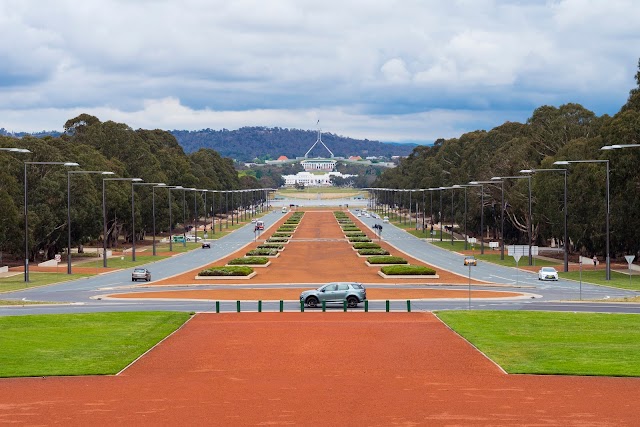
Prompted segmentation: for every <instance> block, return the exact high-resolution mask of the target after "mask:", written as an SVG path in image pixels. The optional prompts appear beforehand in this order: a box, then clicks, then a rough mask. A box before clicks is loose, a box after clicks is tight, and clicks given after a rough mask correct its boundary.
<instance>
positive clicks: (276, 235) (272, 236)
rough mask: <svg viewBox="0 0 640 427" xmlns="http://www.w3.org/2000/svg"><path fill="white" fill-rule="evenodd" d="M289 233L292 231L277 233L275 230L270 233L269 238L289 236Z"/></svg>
mask: <svg viewBox="0 0 640 427" xmlns="http://www.w3.org/2000/svg"><path fill="white" fill-rule="evenodd" d="M291 234H292V233H277V232H276V233H273V234H272V235H271V238H274V237H291Z"/></svg>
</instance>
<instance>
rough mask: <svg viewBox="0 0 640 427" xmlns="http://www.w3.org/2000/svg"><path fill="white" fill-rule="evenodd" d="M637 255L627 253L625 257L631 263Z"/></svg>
mask: <svg viewBox="0 0 640 427" xmlns="http://www.w3.org/2000/svg"><path fill="white" fill-rule="evenodd" d="M635 257H636V256H635V255H625V256H624V259H626V260H627V263H629V264H631V263H632V262H633V260H634V259H635Z"/></svg>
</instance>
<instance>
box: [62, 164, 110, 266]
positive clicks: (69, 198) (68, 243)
mask: <svg viewBox="0 0 640 427" xmlns="http://www.w3.org/2000/svg"><path fill="white" fill-rule="evenodd" d="M73 173H83V174H84V173H97V174H101V175H113V172H105V171H67V274H71V174H73Z"/></svg>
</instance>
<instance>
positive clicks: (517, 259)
mask: <svg viewBox="0 0 640 427" xmlns="http://www.w3.org/2000/svg"><path fill="white" fill-rule="evenodd" d="M521 256H522V255H521V254H516V255H513V259H515V260H516V264H517V263H518V262H520V257H521Z"/></svg>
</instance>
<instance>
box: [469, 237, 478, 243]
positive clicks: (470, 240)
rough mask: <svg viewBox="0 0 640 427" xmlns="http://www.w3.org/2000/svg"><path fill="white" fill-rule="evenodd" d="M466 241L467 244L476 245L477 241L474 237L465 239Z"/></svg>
mask: <svg viewBox="0 0 640 427" xmlns="http://www.w3.org/2000/svg"><path fill="white" fill-rule="evenodd" d="M467 241H468V242H469V243H476V242H477V241H478V239H476V238H475V237H469V238H468V239H467Z"/></svg>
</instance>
